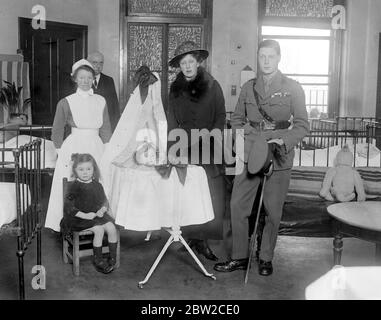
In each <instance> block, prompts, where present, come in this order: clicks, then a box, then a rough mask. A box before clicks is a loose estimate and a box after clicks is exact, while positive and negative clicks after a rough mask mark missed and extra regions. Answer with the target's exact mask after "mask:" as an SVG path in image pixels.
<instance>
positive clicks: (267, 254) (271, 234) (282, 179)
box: [230, 165, 291, 261]
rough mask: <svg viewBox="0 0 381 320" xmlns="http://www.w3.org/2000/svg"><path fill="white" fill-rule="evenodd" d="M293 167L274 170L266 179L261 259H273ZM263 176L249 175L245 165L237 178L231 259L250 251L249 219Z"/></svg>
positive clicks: (233, 209)
mask: <svg viewBox="0 0 381 320" xmlns="http://www.w3.org/2000/svg"><path fill="white" fill-rule="evenodd" d="M290 176H291V170H284V171H274V172H273V174H272V175H271V177H270V178H268V179H267V180H266V184H265V188H264V194H263V205H264V209H265V212H266V218H265V226H264V229H263V235H262V243H261V248H260V259H262V260H264V261H271V260H272V259H273V256H274V249H275V245H276V241H277V236H278V229H279V224H280V220H281V217H282V211H283V204H284V201H285V199H286V195H287V192H288V187H289V183H290ZM261 180H262V177H261V176H259V175H250V174H249V173H248V171H247V165H245V168H244V171H243V172H242V174H241V175H238V176H236V177H235V179H234V185H233V191H232V196H231V202H230V206H231V225H232V255H231V257H232V259H243V258H246V257H247V256H248V253H249V241H248V236H249V220H248V218H249V217H250V215H251V213H252V210H253V204H254V201H255V196H256V194H257V190H258V187H259V185H260V183H261Z"/></svg>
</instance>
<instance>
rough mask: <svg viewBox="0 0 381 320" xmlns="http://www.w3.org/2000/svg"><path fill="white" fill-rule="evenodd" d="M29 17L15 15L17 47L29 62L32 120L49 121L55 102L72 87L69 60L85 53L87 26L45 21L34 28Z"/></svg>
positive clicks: (35, 121)
mask: <svg viewBox="0 0 381 320" xmlns="http://www.w3.org/2000/svg"><path fill="white" fill-rule="evenodd" d="M31 21H32V20H31V19H27V18H19V39H20V44H19V47H20V49H21V50H22V52H23V55H24V60H25V61H27V62H29V64H30V88H31V99H32V117H33V124H45V125H51V124H52V123H53V119H54V114H55V111H56V105H57V102H58V101H59V100H60V99H62V98H63V97H65V96H66V95H68V94H70V93H72V91H73V83H72V81H71V77H70V73H71V67H72V65H73V63H74V62H75V61H77V60H79V59H81V58H84V57H86V55H87V26H84V25H76V24H68V23H59V22H52V21H47V22H46V29H37V30H35V29H33V28H32V24H31Z"/></svg>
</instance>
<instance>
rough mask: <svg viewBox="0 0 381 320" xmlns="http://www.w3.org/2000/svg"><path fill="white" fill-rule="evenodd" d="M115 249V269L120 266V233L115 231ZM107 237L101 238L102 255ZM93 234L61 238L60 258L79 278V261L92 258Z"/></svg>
mask: <svg viewBox="0 0 381 320" xmlns="http://www.w3.org/2000/svg"><path fill="white" fill-rule="evenodd" d="M67 183H68V181H67V178H64V179H63V194H64V195H65V194H66V190H67ZM116 231H117V238H118V242H117V249H116V264H115V268H119V266H120V233H119V230H118V229H117V230H116ZM106 238H107V236H106V235H105V237H104V238H103V242H104V243H105V244H103V245H102V253H108V252H109V247H108V242H105V239H106ZM92 243H93V232H92V231H79V232H76V231H74V232H72V233H71V234H70V235H66V236H65V235H63V236H62V256H63V261H64V263H69V259H70V261H71V262H72V263H73V273H74V275H76V276H79V260H80V258H83V257H89V256H93V255H94V252H93V248H92Z"/></svg>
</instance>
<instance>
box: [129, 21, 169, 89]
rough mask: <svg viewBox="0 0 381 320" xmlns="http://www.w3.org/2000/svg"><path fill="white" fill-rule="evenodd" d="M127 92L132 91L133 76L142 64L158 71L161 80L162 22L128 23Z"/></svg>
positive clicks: (162, 54)
mask: <svg viewBox="0 0 381 320" xmlns="http://www.w3.org/2000/svg"><path fill="white" fill-rule="evenodd" d="M127 28H128V33H127V36H128V57H129V59H128V92H129V93H132V91H133V90H134V87H133V77H134V74H135V72H136V71H137V70H138V69H139V68H140V67H141V66H143V65H146V66H147V67H149V68H150V70H151V71H152V72H158V73H159V75H160V77H161V81H162V82H163V80H164V79H163V56H164V52H163V48H164V46H163V41H164V28H165V25H163V24H150V23H129V24H128V27H127Z"/></svg>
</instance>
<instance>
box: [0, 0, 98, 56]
mask: <svg viewBox="0 0 381 320" xmlns="http://www.w3.org/2000/svg"><path fill="white" fill-rule="evenodd" d="M94 3H95V1H93V0H65V1H62V0H39V1H31V0H16V1H10V0H0V53H2V54H15V53H16V50H17V49H18V17H26V18H33V14H32V13H31V11H32V8H33V6H34V5H36V4H40V5H43V6H44V7H45V8H46V18H47V20H50V21H57V22H66V23H75V24H82V25H87V26H88V27H89V29H88V49H89V51H92V50H95V49H96V48H97V47H98V14H97V13H98V9H97V6H96V5H94Z"/></svg>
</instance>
